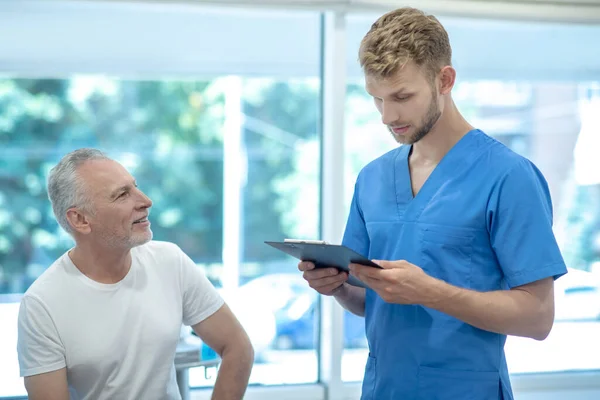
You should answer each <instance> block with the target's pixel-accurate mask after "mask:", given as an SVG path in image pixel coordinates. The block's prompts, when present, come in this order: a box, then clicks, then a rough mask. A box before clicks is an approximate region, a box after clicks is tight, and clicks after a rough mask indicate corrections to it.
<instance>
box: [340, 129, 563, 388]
mask: <svg viewBox="0 0 600 400" xmlns="http://www.w3.org/2000/svg"><path fill="white" fill-rule="evenodd" d="M410 149H411V146H401V147H399V148H397V149H395V150H393V151H391V152H389V153H387V154H385V155H383V156H381V157H380V158H378V159H376V160H375V161H373V162H371V163H370V164H368V165H367V166H366V167H365V168H364V169H363V170H362V171H361V173H360V174H359V176H358V179H357V181H356V186H355V192H354V197H353V200H352V205H351V210H350V215H349V218H348V223H347V226H346V231H345V234H344V239H343V244H344V245H346V246H348V247H350V248H352V249H353V250H355V251H357V252H359V253H361V254H364V255H367V256H368V257H369V258H371V259H379V260H406V261H408V262H411V263H413V264H415V265H418V266H419V267H421V268H422V269H423V270H424V271H425V272H426V273H427V274H429V275H431V276H433V277H436V278H438V279H442V280H444V281H446V282H448V283H450V284H452V285H455V286H459V287H463V288H468V289H472V290H477V291H482V292H485V291H492V290H500V289H509V288H512V287H515V286H520V285H524V284H527V283H530V282H534V281H537V280H540V279H543V278H547V277H554V278H555V279H556V278H557V277H559V276H561V275H563V274H565V273H566V272H567V269H566V266H565V264H564V261H563V258H562V256H561V253H560V250H559V248H558V245H557V243H556V239H555V237H554V234H553V232H552V204H551V200H550V193H549V190H548V185H547V183H546V181H545V179H544V177H543V176H542V174H541V173H540V171H539V170H538V169H537V168H536V167H535V166H534V165H533V164H532V163H531V162H530V161H529V160H527V159H525V158H523V157H521V156H519V155H518V154H516V153H514V152H513V151H511V150H510V149H508V148H507V147H505V146H504V145H503V144H501V143H499V142H498V141H496V140H494V139H493V138H491V137H489V136H487V135H486V134H485V133H483V132H481V131H479V130H473V131H470V132H469V133H467V134H466V135H465V136H464V137H463V138H462V139H461V140H460V141H459V142H458V143H457V144H456V145H455V146H454V147H453V148H452V149H451V150H450V151H449V152H448V153H447V154H446V155H445V156H444V158H443V159H442V160H441V161H440V163H439V164H438V166H437V167H436V168H435V169H434V171H433V172H432V173H431V175H430V176H429V179H427V181H426V182H425V184H424V185H423V187H422V188H421V190H420V191H419V192H418V193H417V195H416V196H413V194H412V189H411V181H410V173H409V167H408V156H409V153H410ZM365 318H366V333H367V339H368V343H369V357H368V361H367V366H366V371H365V376H364V381H363V388H362V397H361V399H362V400H399V399H401V400H412V399H417V400H433V399H436V400H495V399H504V400H512V399H513V394H512V389H511V386H510V381H509V376H508V370H507V366H506V358H505V355H504V343H505V341H506V336H505V335H501V334H497V333H492V332H487V331H484V330H481V329H478V328H475V327H474V326H472V325H469V324H466V323H464V322H462V321H460V320H458V319H456V318H453V317H451V316H449V315H447V314H444V313H442V312H439V311H436V310H433V309H430V308H427V307H423V306H419V305H399V304H389V303H386V302H385V301H384V300H383V299H381V297H379V296H378V295H377V294H376V293H375V292H374V291H372V290H367V294H366V305H365Z"/></svg>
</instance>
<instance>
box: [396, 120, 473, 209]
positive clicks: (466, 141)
mask: <svg viewBox="0 0 600 400" xmlns="http://www.w3.org/2000/svg"><path fill="white" fill-rule="evenodd" d="M477 132H478V129H473V130H470V131H469V132H467V133H466V134H465V135H464V136H463V137H462V138H460V140H459V141H458V142H456V144H455V145H454V146H452V147H451V148H450V150H448V152H447V153H446V154H445V155H444V157H442V159H441V160H440V162H439V163H438V165H436V167H435V168H434V169H433V171H431V174H429V177H428V178H427V179H426V180H425V182H424V183H423V185H422V186H421V189H419V191H418V192H417V194H416V195H413V191H412V179H411V176H410V167H409V155H410V152H411V150H412V145H404V146H402V147H401V148H400V151H399V152H398V153H397V154H396V159H395V161H394V164H395V179H394V181H395V182H394V183H395V186H396V187H395V189H396V203H397V206H398V214H399V216H400V217H404V219H410V220H415V219H417V218H418V216H419V215H420V214H421V212H422V211H423V209H424V208H425V206H426V205H427V203H428V202H429V200H430V199H431V197H432V196H433V195H434V194H435V192H436V191H437V189H438V188H439V186H440V183H441V182H443V181H444V180H445V179H446V177H448V176H450V175H451V174H452V172H453V171H455V169H456V168H457V167H458V166H459V165H461V164H462V163H464V162H465V161H466V160H467V159H470V157H469V156H470V155H473V153H474V152H473V151H471V152H469V151H467V149H468V148H469V146H472V145H473V143H474V141H473V140H470V138H471V136H473V135H474V134H475V133H477Z"/></svg>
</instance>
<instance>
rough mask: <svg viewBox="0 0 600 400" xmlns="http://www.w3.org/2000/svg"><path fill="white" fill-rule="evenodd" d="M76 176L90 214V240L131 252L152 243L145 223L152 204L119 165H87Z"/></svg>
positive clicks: (94, 162)
mask: <svg viewBox="0 0 600 400" xmlns="http://www.w3.org/2000/svg"><path fill="white" fill-rule="evenodd" d="M78 173H79V176H80V178H81V179H82V180H83V182H84V187H85V190H86V191H87V193H88V195H89V198H90V200H91V207H92V210H93V213H92V214H89V215H86V218H87V220H88V222H89V228H90V229H89V235H88V236H89V238H90V239H91V240H94V241H97V242H98V243H99V244H100V243H101V244H102V246H108V247H113V248H124V249H131V248H133V247H135V246H139V245H142V244H144V243H146V242H148V241H150V240H151V239H152V231H151V230H150V221H148V214H149V212H150V210H149V209H150V207H151V206H152V201H151V200H150V199H149V198H148V197H147V196H146V195H145V194H144V193H143V192H142V191H141V190H139V189H138V188H137V185H136V182H135V179H134V178H133V177H132V176H131V175H130V174H129V172H127V170H126V169H125V168H123V166H122V165H121V164H119V163H117V162H116V161H112V160H92V161H87V162H86V163H85V164H83V165H82V166H81V167H80V168H79V170H78Z"/></svg>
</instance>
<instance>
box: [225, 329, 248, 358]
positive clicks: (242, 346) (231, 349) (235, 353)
mask: <svg viewBox="0 0 600 400" xmlns="http://www.w3.org/2000/svg"><path fill="white" fill-rule="evenodd" d="M222 357H223V359H226V358H232V359H235V360H236V362H237V363H243V364H250V365H252V364H253V363H254V347H253V346H252V343H251V342H250V338H248V335H247V334H246V333H245V332H243V333H242V334H240V335H239V337H238V338H237V339H236V340H235V341H234V342H233V343H231V344H230V345H229V346H226V347H225V350H224V352H223V355H222Z"/></svg>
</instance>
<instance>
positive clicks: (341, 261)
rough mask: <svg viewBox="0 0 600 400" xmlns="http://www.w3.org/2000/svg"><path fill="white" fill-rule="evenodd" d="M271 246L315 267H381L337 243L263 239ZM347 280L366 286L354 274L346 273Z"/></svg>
mask: <svg viewBox="0 0 600 400" xmlns="http://www.w3.org/2000/svg"><path fill="white" fill-rule="evenodd" d="M265 244H268V245H269V246H271V247H274V248H276V249H277V250H280V251H282V252H284V253H286V254H289V255H290V256H292V257H294V258H297V259H298V260H301V261H311V262H313V263H314V264H315V268H331V267H333V268H337V269H338V270H340V271H345V272H348V273H350V269H349V268H348V265H349V264H361V265H366V266H369V267H373V268H381V267H380V266H379V265H377V264H375V263H374V262H373V261H371V260H369V259H368V258H367V257H365V256H363V255H361V254H359V253H357V252H355V251H354V250H352V249H350V248H348V247H346V246H343V245H338V244H328V243H325V242H322V241H314V240H306V241H304V240H289V239H286V240H285V241H283V242H272V241H265ZM347 282H348V283H349V284H350V285H353V286H358V287H362V288H368V286H367V285H365V284H364V283H363V282H362V281H360V280H359V279H357V278H356V277H354V276H351V275H348V280H347Z"/></svg>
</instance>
